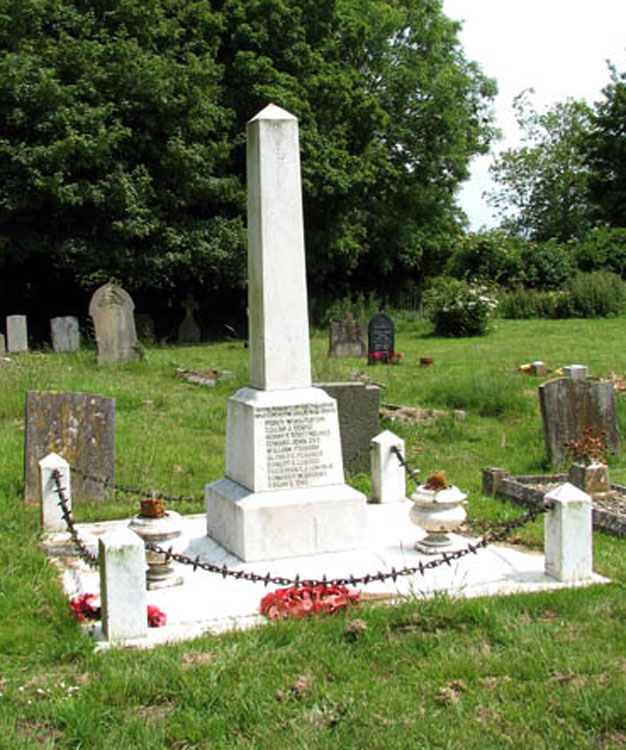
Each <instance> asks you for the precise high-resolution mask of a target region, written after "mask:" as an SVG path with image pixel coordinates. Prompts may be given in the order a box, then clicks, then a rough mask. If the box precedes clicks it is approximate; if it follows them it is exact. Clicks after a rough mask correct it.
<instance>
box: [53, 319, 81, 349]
mask: <svg viewBox="0 0 626 750" xmlns="http://www.w3.org/2000/svg"><path fill="white" fill-rule="evenodd" d="M50 336H51V338H52V349H53V351H55V352H77V351H78V350H79V349H80V331H79V328H78V318H75V317H74V316H73V315H66V316H64V317H60V318H52V319H51V320H50Z"/></svg>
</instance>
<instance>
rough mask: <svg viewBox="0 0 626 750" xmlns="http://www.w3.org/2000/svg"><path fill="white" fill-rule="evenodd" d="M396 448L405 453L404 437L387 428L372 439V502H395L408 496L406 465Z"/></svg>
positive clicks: (402, 454) (402, 453)
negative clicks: (400, 458) (403, 464)
mask: <svg viewBox="0 0 626 750" xmlns="http://www.w3.org/2000/svg"><path fill="white" fill-rule="evenodd" d="M394 448H395V449H397V450H399V451H400V455H401V456H403V457H404V455H405V443H404V440H402V438H400V437H398V436H397V435H394V433H393V432H391V430H385V431H384V432H381V433H380V435H376V437H375V438H373V440H372V441H371V444H370V450H371V463H372V502H374V503H395V502H397V501H398V500H404V499H405V498H406V480H405V471H404V467H403V466H402V464H401V463H400V460H399V459H398V456H397V454H396V453H395V451H394Z"/></svg>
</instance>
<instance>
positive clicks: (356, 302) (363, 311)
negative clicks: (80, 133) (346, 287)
mask: <svg viewBox="0 0 626 750" xmlns="http://www.w3.org/2000/svg"><path fill="white" fill-rule="evenodd" d="M380 308H381V302H380V300H379V299H378V297H377V296H376V295H375V294H368V295H367V297H366V296H365V295H364V294H363V293H362V292H359V293H358V294H357V295H356V296H355V297H354V298H352V297H343V298H342V299H338V300H335V301H334V302H332V303H331V304H330V305H329V306H328V307H327V309H326V311H325V312H324V314H323V316H322V319H321V324H322V325H323V326H324V327H326V326H329V325H330V323H331V322H332V321H336V320H345V319H346V318H347V317H348V315H351V316H352V317H353V318H354V320H358V321H361V322H362V323H366V322H367V321H369V320H370V319H371V318H372V317H373V316H374V315H376V313H377V312H379V311H380Z"/></svg>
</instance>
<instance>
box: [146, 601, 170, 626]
mask: <svg viewBox="0 0 626 750" xmlns="http://www.w3.org/2000/svg"><path fill="white" fill-rule="evenodd" d="M166 623H167V617H166V615H165V612H161V610H160V609H159V608H158V607H155V606H153V605H152V604H148V627H151V628H161V627H163V625H165V624H166Z"/></svg>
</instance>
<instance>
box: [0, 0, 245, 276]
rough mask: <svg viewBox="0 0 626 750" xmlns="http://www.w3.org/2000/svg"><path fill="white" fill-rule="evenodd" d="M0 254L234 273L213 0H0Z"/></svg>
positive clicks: (233, 199)
mask: <svg viewBox="0 0 626 750" xmlns="http://www.w3.org/2000/svg"><path fill="white" fill-rule="evenodd" d="M2 5H3V13H2V14H0V46H1V48H2V49H3V51H4V55H3V56H2V58H1V59H0V171H1V172H2V175H3V181H2V184H1V185H0V262H2V260H4V261H5V262H7V261H15V262H18V261H19V262H21V263H28V264H30V265H31V266H32V267H33V268H38V269H39V270H41V268H42V266H43V267H44V268H50V267H52V268H56V269H58V268H65V269H71V271H72V273H73V275H74V276H75V277H76V278H78V280H79V281H81V282H83V283H84V284H85V285H92V286H93V284H96V283H100V282H102V281H103V280H106V279H108V278H110V277H116V278H118V279H120V280H121V281H123V283H124V284H125V285H126V286H127V287H128V288H130V289H140V288H142V287H147V286H151V287H154V288H161V289H163V288H168V287H169V286H172V285H174V284H185V283H192V282H196V283H197V282H201V283H203V284H206V285H207V287H208V288H210V287H211V286H215V287H217V286H219V285H220V284H227V285H231V286H232V285H236V284H237V283H241V280H242V273H241V266H242V258H243V257H244V255H243V254H244V252H245V242H244V232H243V222H242V207H243V205H244V194H243V190H242V186H241V184H240V182H239V180H238V179H237V178H236V177H235V176H234V175H232V174H230V173H229V172H228V170H227V168H226V164H227V160H228V155H229V151H230V149H231V144H230V143H229V140H228V138H227V137H225V135H226V133H227V132H228V129H229V128H230V127H232V113H229V112H228V110H226V109H225V108H224V107H222V106H221V105H220V103H219V93H220V85H221V77H222V76H221V70H220V68H219V66H218V64H217V63H216V60H215V58H216V53H217V47H218V45H219V34H218V32H219V29H220V23H221V18H220V16H219V14H216V13H214V12H213V11H212V10H211V6H210V4H209V3H203V2H198V3H194V2H181V3H169V2H165V1H161V0H99V2H95V3H94V2H86V0H75V1H74V2H64V1H63V0H24V1H23V2H18V0H3V1H2Z"/></svg>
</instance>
